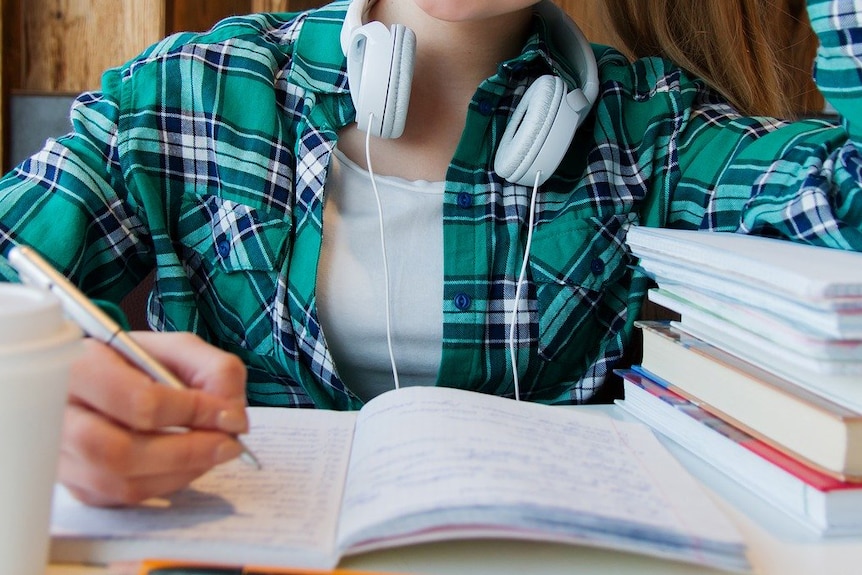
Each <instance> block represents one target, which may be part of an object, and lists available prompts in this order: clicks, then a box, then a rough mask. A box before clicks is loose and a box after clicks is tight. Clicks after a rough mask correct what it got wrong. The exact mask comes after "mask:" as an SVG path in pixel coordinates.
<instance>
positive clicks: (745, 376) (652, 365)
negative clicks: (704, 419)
mask: <svg viewBox="0 0 862 575" xmlns="http://www.w3.org/2000/svg"><path fill="white" fill-rule="evenodd" d="M635 325H637V326H638V327H640V328H641V331H642V335H643V359H642V361H641V366H640V367H641V368H642V369H643V370H645V371H646V372H647V374H648V375H649V376H650V378H651V379H655V380H656V381H659V382H661V383H662V384H663V385H666V386H667V387H668V388H669V389H671V390H672V391H674V392H676V393H679V394H680V395H683V396H685V397H686V398H688V399H689V400H691V401H692V402H694V403H696V404H698V405H700V406H701V407H702V408H704V409H706V410H707V411H710V412H711V413H713V414H714V415H716V416H718V417H720V418H722V419H724V420H725V421H729V422H731V423H733V424H734V425H736V426H737V427H741V428H742V429H744V430H746V431H748V432H750V433H752V434H754V435H757V436H758V437H759V438H760V439H762V440H764V441H767V442H769V443H770V444H771V445H773V446H774V447H776V448H778V449H783V450H785V451H788V452H789V453H791V454H792V455H793V456H795V457H798V458H801V459H803V460H804V461H806V462H807V463H808V464H809V465H812V466H814V467H817V468H819V469H821V470H822V471H825V472H827V473H829V474H831V475H833V476H836V477H839V478H842V479H846V480H851V481H862V413H860V412H858V411H855V410H853V409H849V408H847V407H844V406H842V405H839V404H837V403H835V402H833V401H830V400H829V399H827V398H825V397H823V396H821V395H819V394H816V393H814V392H812V391H810V390H808V389H806V388H804V387H802V386H799V385H797V384H794V383H793V382H791V381H789V380H787V379H784V378H782V377H779V376H778V375H776V374H774V373H772V372H769V371H766V370H763V369H761V368H759V367H757V366H755V365H753V364H750V363H748V362H746V361H744V360H742V359H741V358H739V357H737V356H735V355H733V354H730V353H727V352H726V351H724V350H722V349H720V348H718V347H716V346H713V345H710V344H709V343H707V342H705V341H703V340H702V339H700V338H697V337H695V336H693V335H691V334H690V333H687V332H685V331H683V330H681V329H679V328H677V327H675V326H674V325H672V324H671V323H669V322H648V321H643V322H635Z"/></svg>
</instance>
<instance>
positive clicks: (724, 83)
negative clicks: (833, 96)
mask: <svg viewBox="0 0 862 575" xmlns="http://www.w3.org/2000/svg"><path fill="white" fill-rule="evenodd" d="M605 2H606V6H607V10H608V15H609V17H610V21H611V25H612V26H613V27H614V29H615V31H616V33H617V34H618V35H619V37H620V39H621V40H622V42H623V44H624V45H625V47H626V48H627V49H628V51H629V52H630V55H632V56H634V57H638V58H640V57H645V56H663V57H666V58H668V59H670V60H673V61H674V62H676V63H677V64H678V65H679V66H681V67H683V68H685V69H686V70H688V71H689V72H691V73H693V74H695V75H697V76H699V77H701V78H703V79H704V80H705V81H706V82H708V83H709V84H710V85H711V86H712V87H713V88H715V89H716V90H718V91H719V92H720V93H721V94H723V95H724V97H725V98H727V99H728V100H729V101H730V102H731V103H732V104H733V105H734V106H736V107H737V108H738V109H739V110H740V111H741V112H743V113H745V114H757V115H770V116H778V117H785V118H793V117H796V116H799V115H802V114H807V113H815V112H819V111H820V110H821V109H822V108H823V98H822V96H821V95H820V93H819V92H818V91H817V88H816V87H815V85H814V82H813V80H812V78H811V67H812V63H813V59H814V52H815V50H816V49H817V37H816V36H815V35H814V33H813V31H812V30H811V27H810V25H809V21H808V13H807V11H806V9H805V1H804V0H706V1H704V0H605Z"/></svg>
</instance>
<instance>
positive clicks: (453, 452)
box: [339, 388, 742, 554]
mask: <svg viewBox="0 0 862 575" xmlns="http://www.w3.org/2000/svg"><path fill="white" fill-rule="evenodd" d="M445 509H460V510H462V511H464V512H463V513H458V512H454V513H451V514H448V516H446V514H445V513H441V510H445ZM489 509H498V510H500V513H499V515H498V516H494V515H493V513H491V514H490V515H489ZM535 509H541V511H540V512H539V513H538V515H539V516H540V517H547V518H549V519H550V521H549V523H552V524H553V523H556V524H558V525H559V524H564V523H566V522H567V521H570V520H571V518H588V519H587V520H585V521H580V520H579V519H576V520H575V521H574V523H578V524H579V526H580V523H583V524H585V525H588V526H591V527H592V528H595V529H594V531H590V533H589V534H590V536H591V537H594V538H595V539H596V540H597V541H599V542H600V541H601V539H602V538H604V539H605V540H606V541H612V540H613V541H615V542H616V543H618V541H617V539H616V538H617V537H618V536H621V537H622V538H623V539H628V540H629V542H631V541H634V540H639V539H646V538H650V537H655V538H656V540H657V541H658V546H663V545H664V543H665V542H666V541H668V540H674V544H677V541H676V538H675V537H674V534H677V535H679V537H680V538H681V539H684V540H687V541H689V540H690V541H694V540H702V541H712V542H719V544H718V545H717V546H716V548H718V547H726V548H728V549H730V548H733V547H741V546H742V543H741V538H740V536H739V534H738V533H737V532H736V530H735V528H734V527H733V526H732V524H731V523H730V522H729V521H728V520H727V519H726V518H725V516H724V515H723V514H722V513H721V512H720V511H719V510H718V509H717V508H716V507H715V506H714V503H713V502H712V501H711V500H710V499H709V498H708V497H707V496H706V494H705V493H704V492H703V490H702V489H701V487H700V485H699V484H697V483H696V481H695V480H693V479H692V478H691V476H690V475H688V473H687V472H685V471H684V470H683V468H682V467H681V466H680V465H679V463H678V462H677V461H676V460H675V459H673V457H672V456H671V455H670V454H669V453H668V452H667V450H666V449H665V448H664V447H663V446H662V445H661V444H660V443H659V442H658V441H657V440H656V439H655V437H654V436H653V435H652V433H651V432H650V431H649V429H648V428H646V427H645V426H643V425H641V424H638V423H628V422H621V421H616V420H613V419H611V418H607V417H603V416H598V415H594V414H589V413H585V412H583V411H577V410H572V409H567V408H563V407H548V406H543V405H536V404H529V403H518V402H515V401H512V400H507V399H502V398H498V397H492V396H486V395H481V394H474V393H469V392H464V391H460V390H454V389H444V388H405V389H402V390H400V391H395V392H389V393H386V394H383V395H382V396H380V397H378V398H376V399H375V400H373V401H372V402H370V403H369V404H368V405H367V406H366V407H365V409H364V410H363V412H362V413H361V414H360V418H359V419H358V421H357V431H356V434H355V438H354V446H353V455H352V458H351V466H350V469H349V471H348V480H347V487H346V489H345V498H344V504H343V506H342V519H341V527H340V531H339V541H340V544H341V545H346V544H348V543H352V544H356V543H357V542H358V543H360V544H363V545H364V544H365V543H367V542H366V541H365V540H364V538H365V537H366V536H367V535H368V534H374V535H373V536H374V537H375V538H376V537H381V533H380V532H379V531H378V530H376V526H379V525H382V524H387V523H389V524H393V525H394V524H398V523H399V518H400V519H404V518H413V519H414V520H415V519H416V518H417V517H418V518H420V520H419V521H418V522H417V521H413V523H412V524H413V525H417V524H418V525H419V529H420V530H425V531H428V530H429V529H433V526H429V525H427V524H426V525H422V521H421V517H422V516H423V515H426V514H429V515H435V516H436V517H438V518H441V517H442V518H443V519H442V520H443V521H450V523H449V527H452V526H453V525H457V524H459V522H460V523H461V524H462V525H470V526H473V527H482V525H480V524H479V522H478V521H477V518H483V519H484V521H485V525H486V526H493V525H494V524H495V522H498V521H499V524H505V526H506V527H507V529H508V530H509V531H511V530H512V528H517V527H518V525H517V521H518V520H517V519H515V520H514V523H513V516H515V517H517V516H518V513H517V511H518V510H530V511H532V510H535ZM513 510H515V512H514V513H513ZM527 515H528V516H529V513H527ZM401 524H402V526H403V525H405V524H410V521H408V522H406V523H405V522H403V521H401ZM521 527H524V528H525V530H526V531H525V532H528V531H531V530H532V534H527V536H532V537H534V538H535V537H537V536H538V535H537V534H538V533H541V532H542V530H543V529H545V527H546V526H543V525H541V524H536V523H530V524H525V525H521ZM588 529H590V527H588ZM440 531H444V530H438V531H437V532H436V533H432V536H436V538H441V537H440V535H441V534H440ZM602 532H604V533H602ZM583 533H584V532H583V531H581V532H580V535H583ZM596 533H598V534H599V535H598V536H596ZM640 533H648V534H649V535H648V537H641V535H639V534H640ZM662 533H664V534H666V535H668V538H667V539H664V540H663V536H662V535H661V534H662ZM552 535H553V534H552ZM556 535H560V533H559V532H558V533H556ZM563 535H565V534H563ZM549 538H551V537H549ZM592 543H593V544H600V543H596V541H592ZM697 544H698V543H695V545H697ZM375 545H376V544H375ZM383 545H385V543H383V544H382V545H380V546H383ZM685 545H687V543H684V544H683V546H685ZM372 546H374V545H372ZM621 546H623V545H621ZM627 546H628V547H629V548H631V547H632V545H627ZM646 546H647V547H649V546H650V543H647V544H646ZM641 550H643V549H641ZM687 551H690V549H688V550H686V551H684V553H685V552H687ZM723 552H724V551H723V550H722V551H720V553H723ZM733 553H734V552H731V554H733Z"/></svg>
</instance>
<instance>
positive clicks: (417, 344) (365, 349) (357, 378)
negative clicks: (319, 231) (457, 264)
mask: <svg viewBox="0 0 862 575" xmlns="http://www.w3.org/2000/svg"><path fill="white" fill-rule="evenodd" d="M375 180H376V182H377V189H378V191H379V193H380V201H381V205H382V206H383V227H384V233H385V237H386V252H387V259H388V262H389V276H390V286H389V290H390V299H391V301H390V306H391V308H390V309H391V313H392V317H391V322H392V347H393V351H394V356H395V364H396V366H397V368H398V377H399V381H400V383H401V385H402V386H408V385H434V384H435V383H436V381H437V372H438V370H439V366H440V354H441V345H442V340H443V310H442V305H443V303H442V301H443V187H444V186H443V182H426V181H416V182H413V181H408V180H404V179H402V178H396V177H388V176H377V175H375ZM325 198H326V200H325V206H324V210H323V248H322V252H321V256H320V265H319V268H318V277H317V308H318V313H319V316H320V323H321V326H322V328H323V334H324V337H325V338H326V342H327V344H328V346H329V348H330V350H331V352H332V357H333V360H334V362H335V367H336V370H337V373H338V375H339V376H340V377H341V379H342V381H344V383H345V384H346V385H347V387H348V388H349V389H350V390H351V391H353V392H354V393H355V394H356V395H357V396H358V397H360V398H361V399H363V400H365V401H367V400H369V399H371V398H372V397H374V396H376V395H378V394H380V393H382V392H384V391H387V390H389V389H393V388H394V387H395V382H394V380H393V377H392V369H391V363H390V360H389V351H388V347H387V343H386V315H385V305H386V302H385V292H384V280H383V257H382V253H381V247H380V223H379V219H378V212H377V203H376V200H375V198H374V191H373V188H372V187H371V176H370V174H369V173H368V172H367V171H366V170H363V169H362V168H360V167H359V166H357V165H356V164H355V163H353V162H352V161H350V160H349V159H348V158H347V157H345V156H344V155H343V154H342V153H340V152H338V151H336V153H335V155H334V158H333V161H332V165H331V166H330V170H329V174H328V176H327V179H326V194H325Z"/></svg>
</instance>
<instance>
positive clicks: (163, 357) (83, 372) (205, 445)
mask: <svg viewBox="0 0 862 575" xmlns="http://www.w3.org/2000/svg"><path fill="white" fill-rule="evenodd" d="M133 336H134V338H135V339H136V340H137V341H138V343H140V344H141V345H142V346H143V347H144V348H146V349H147V351H148V352H149V353H150V354H152V355H153V356H154V357H155V358H156V359H158V360H159V361H161V362H162V364H163V365H164V366H165V367H167V368H168V369H169V370H171V371H172V372H173V373H174V374H175V375H177V376H178V377H179V378H180V379H181V380H183V381H184V382H186V383H187V384H188V385H189V389H187V390H176V389H171V388H169V387H166V386H163V385H159V384H156V383H155V382H154V381H153V380H152V379H150V377H149V376H147V375H146V374H145V373H143V372H141V371H139V370H138V369H137V368H135V367H133V366H132V365H131V364H129V363H128V362H127V361H126V360H125V359H124V358H123V357H122V356H120V355H119V354H117V353H116V352H115V351H114V350H112V349H111V348H109V347H107V346H106V345H104V344H102V343H100V342H98V341H94V340H89V339H88V340H85V342H84V346H85V350H86V351H85V353H84V354H83V356H82V357H81V358H80V359H79V360H78V361H76V362H75V364H74V366H73V368H72V374H71V382H70V390H69V402H68V405H67V407H66V414H65V419H64V422H63V437H62V444H61V453H60V463H59V472H58V473H59V480H60V482H61V483H63V484H64V485H65V486H66V487H67V488H68V489H69V491H70V492H71V493H72V494H73V495H74V496H75V497H77V498H78V499H80V500H81V501H83V502H84V503H88V504H90V505H101V506H114V505H131V504H135V503H139V502H141V501H143V500H145V499H148V498H150V497H155V496H160V495H166V494H168V493H172V492H174V491H177V490H179V489H182V488H183V487H185V486H186V485H188V484H189V483H190V482H191V481H192V480H193V479H195V478H196V477H199V476H200V475H202V474H203V473H205V472H206V471H208V470H209V469H211V468H212V467H214V466H215V465H218V464H220V463H224V462H226V461H229V460H231V459H233V458H235V457H237V456H238V455H239V454H240V453H241V452H242V448H241V446H240V444H239V442H238V441H237V440H236V439H235V437H234V436H235V434H237V433H244V432H245V431H247V430H248V419H247V417H246V414H245V378H246V372H245V366H244V365H243V363H242V362H241V361H240V360H239V358H237V357H236V356H234V355H231V354H228V353H225V352H223V351H221V350H219V349H217V348H215V347H213V346H211V345H209V344H207V343H205V342H204V341H203V340H201V339H200V338H198V337H197V336H194V335H192V334H187V333H152V332H135V333H134V334H133ZM171 426H180V427H186V428H188V429H189V431H188V432H182V433H172V432H168V431H165V428H168V427H171Z"/></svg>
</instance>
